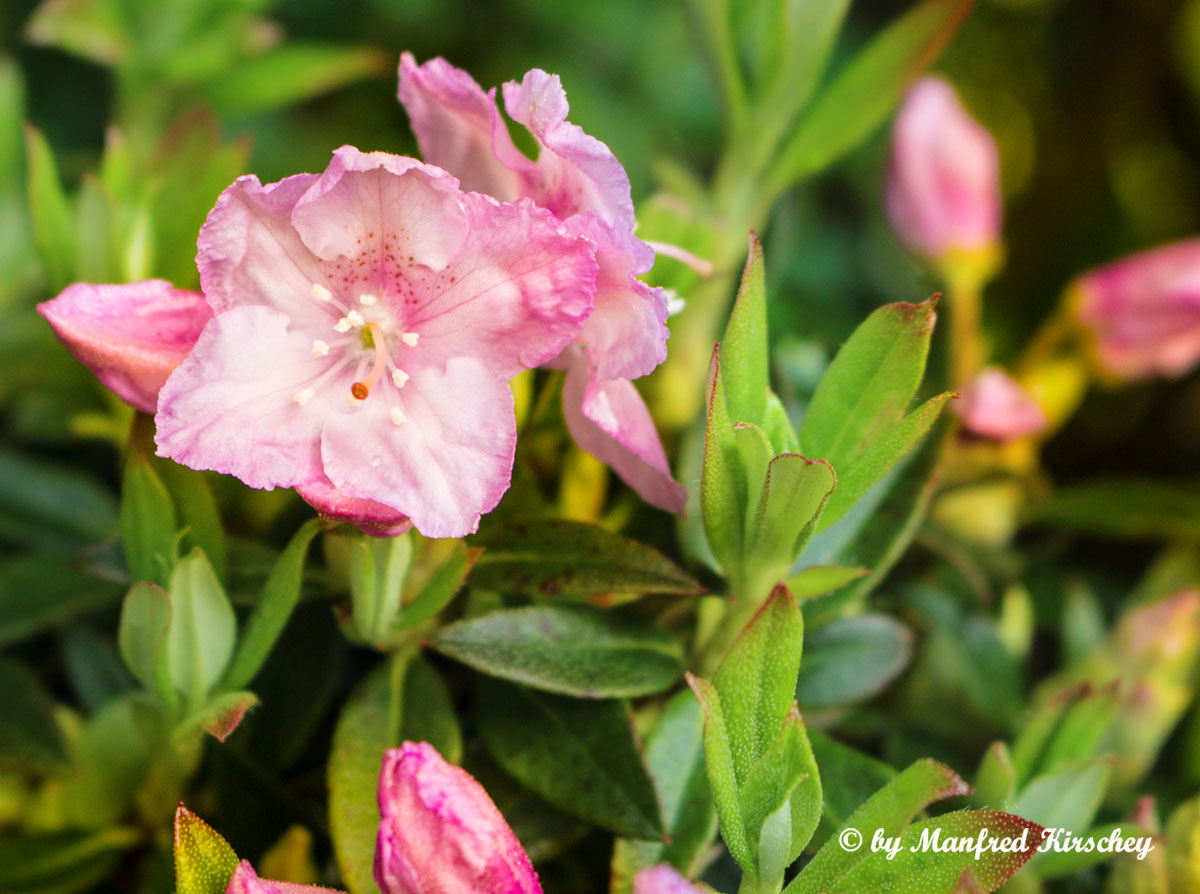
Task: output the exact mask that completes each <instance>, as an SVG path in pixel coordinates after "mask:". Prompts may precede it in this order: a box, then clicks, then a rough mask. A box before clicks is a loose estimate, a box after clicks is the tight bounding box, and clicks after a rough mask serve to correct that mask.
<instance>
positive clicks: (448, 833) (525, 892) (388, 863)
mask: <svg viewBox="0 0 1200 894" xmlns="http://www.w3.org/2000/svg"><path fill="white" fill-rule="evenodd" d="M379 813H380V816H381V818H382V819H381V822H380V824H379V837H378V839H377V841H376V847H375V881H376V883H377V884H378V885H379V888H380V890H381V891H382V892H383V894H432V892H437V894H541V892H542V886H541V884H540V883H539V882H538V878H537V874H536V873H535V872H534V871H533V866H532V865H531V864H530V862H529V857H528V855H527V854H526V853H525V849H524V848H522V847H521V843H520V842H519V841H517V837H516V836H515V835H514V834H513V831H512V829H511V828H510V827H509V825H508V823H507V822H505V820H504V817H503V816H502V815H501V813H500V811H499V810H497V809H496V805H495V804H494V803H493V802H492V799H491V798H489V797H488V794H487V792H485V791H484V790H483V786H481V785H480V784H479V783H478V782H476V781H475V779H474V778H473V777H472V776H471V774H469V773H467V772H466V771H465V770H461V769H459V768H458V767H455V766H452V765H451V764H448V763H446V761H445V760H443V759H442V757H441V755H439V754H438V753H437V751H436V750H435V749H434V748H433V746H432V745H430V744H429V743H427V742H421V743H419V744H418V743H414V742H405V743H404V744H403V745H401V746H400V747H399V748H395V749H392V750H391V751H388V752H387V754H386V755H385V756H384V759H383V772H382V773H381V774H380V776H379Z"/></svg>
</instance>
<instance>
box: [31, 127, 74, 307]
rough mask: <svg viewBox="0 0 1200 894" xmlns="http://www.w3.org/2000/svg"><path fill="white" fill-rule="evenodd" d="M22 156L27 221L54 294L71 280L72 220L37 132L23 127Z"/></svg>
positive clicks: (48, 153) (49, 154)
mask: <svg viewBox="0 0 1200 894" xmlns="http://www.w3.org/2000/svg"><path fill="white" fill-rule="evenodd" d="M25 154H26V158H27V161H28V165H29V218H30V221H31V223H32V225H33V244H34V247H35V248H36V249H37V253H38V257H39V258H40V259H41V261H42V266H43V267H45V269H46V279H47V280H48V281H49V285H50V289H51V291H53V292H57V291H59V290H61V289H63V288H65V287H66V286H67V285H68V284H69V283H70V282H71V281H72V280H73V279H74V278H75V264H76V259H77V256H78V251H79V249H78V246H77V244H76V241H75V216H74V213H73V211H72V209H71V202H70V200H69V199H68V198H67V194H66V192H64V190H63V187H62V182H61V181H60V180H59V178H58V165H57V164H56V163H55V161H54V153H53V152H52V151H51V149H50V144H49V143H47V142H46V138H45V137H44V136H42V134H41V131H39V130H38V129H37V128H35V127H33V126H32V125H30V124H27V125H25Z"/></svg>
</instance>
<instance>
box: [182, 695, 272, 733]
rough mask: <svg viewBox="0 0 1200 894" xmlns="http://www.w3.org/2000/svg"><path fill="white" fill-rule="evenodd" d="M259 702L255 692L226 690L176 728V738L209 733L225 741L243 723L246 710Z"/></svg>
mask: <svg viewBox="0 0 1200 894" xmlns="http://www.w3.org/2000/svg"><path fill="white" fill-rule="evenodd" d="M257 704H258V696H256V695H255V694H254V693H253V692H224V693H222V694H221V695H218V696H216V697H215V698H214V699H213V700H212V701H210V702H209V703H208V704H207V705H205V706H204V707H203V708H201V709H200V710H199V711H196V712H195V713H194V714H192V715H191V716H189V717H186V718H184V719H183V721H182V722H181V723H180V724H179V725H178V726H177V727H176V729H175V739H176V740H177V741H182V740H185V739H188V738H190V737H192V736H196V735H199V734H200V733H208V734H209V735H211V736H212V737H213V738H215V739H217V740H218V741H220V742H224V741H225V740H226V739H228V738H229V737H230V735H232V734H233V731H234V730H235V729H237V728H238V725H239V724H241V722H242V719H243V718H244V717H245V716H246V712H247V711H249V710H250V709H251V708H253V707H254V706H255V705H257Z"/></svg>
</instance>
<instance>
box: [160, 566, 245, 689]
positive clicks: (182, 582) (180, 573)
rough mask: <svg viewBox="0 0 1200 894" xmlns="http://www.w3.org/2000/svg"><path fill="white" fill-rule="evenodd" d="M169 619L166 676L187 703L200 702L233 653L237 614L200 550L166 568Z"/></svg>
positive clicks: (217, 678) (218, 677)
mask: <svg viewBox="0 0 1200 894" xmlns="http://www.w3.org/2000/svg"><path fill="white" fill-rule="evenodd" d="M168 592H169V593H170V594H171V625H170V628H169V630H168V631H167V664H168V666H169V667H170V671H171V680H172V682H173V683H174V684H175V687H176V688H177V689H178V690H179V691H180V692H182V693H183V695H184V697H185V700H186V702H187V703H188V704H192V705H197V704H202V703H203V700H204V696H205V695H206V694H207V693H208V692H209V690H210V689H212V687H213V685H214V684H215V683H216V682H217V680H219V679H220V678H221V674H222V673H223V672H224V670H225V667H226V665H228V663H229V658H230V656H231V655H232V654H233V645H234V641H235V640H236V638H237V618H236V617H235V616H234V613H233V606H231V605H230V604H229V598H228V597H227V596H226V595H225V591H224V590H223V589H222V588H221V583H220V581H218V580H217V577H216V575H215V574H214V573H213V569H212V565H210V564H209V563H208V559H207V558H206V557H205V555H204V553H202V552H201V551H200V550H193V551H192V552H191V554H190V555H188V556H187V557H186V558H184V559H182V560H180V562H179V564H177V565H176V566H175V570H174V571H173V572H172V573H171V586H170V588H169V590H168Z"/></svg>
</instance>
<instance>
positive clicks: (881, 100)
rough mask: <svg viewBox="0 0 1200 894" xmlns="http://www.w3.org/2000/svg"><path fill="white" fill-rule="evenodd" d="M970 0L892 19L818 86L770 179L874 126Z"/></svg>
mask: <svg viewBox="0 0 1200 894" xmlns="http://www.w3.org/2000/svg"><path fill="white" fill-rule="evenodd" d="M972 4H973V0H925V2H923V3H920V4H919V5H917V6H915V7H913V8H912V9H910V10H909V11H908V12H906V13H905V14H904V15H902V16H900V18H898V19H896V20H895V21H894V22H892V23H891V24H890V25H888V26H887V28H885V29H884V31H883V32H882V33H881V34H879V35H878V36H877V37H876V38H875V39H874V40H872V41H871V43H870V44H868V45H867V47H866V48H865V49H863V50H862V51H861V52H860V53H859V54H858V55H857V56H856V57H855V58H854V59H852V60H851V61H850V62H849V63H848V64H847V65H846V66H845V68H843V69H842V70H841V71H839V72H838V73H837V74H836V75H835V76H834V79H833V81H832V82H831V83H830V84H829V86H828V87H826V88H825V89H824V90H822V91H821V94H820V96H819V98H818V99H817V100H816V101H815V102H814V103H813V104H812V106H810V107H809V109H808V111H807V112H806V113H805V115H804V116H803V118H802V119H801V121H800V124H799V126H798V127H797V128H796V130H795V131H794V132H793V134H792V136H791V137H790V138H789V139H788V141H787V143H786V145H785V146H784V148H783V150H782V151H781V153H780V156H779V159H778V161H777V162H776V166H775V174H774V183H775V185H776V186H777V187H778V188H785V187H786V186H787V185H788V184H789V183H791V182H793V181H795V180H797V179H799V178H801V177H804V176H806V175H808V174H811V173H813V172H814V171H819V170H822V169H824V168H825V167H827V166H828V165H830V164H832V163H833V162H834V161H836V160H837V159H838V158H839V157H840V156H841V155H843V154H844V153H846V152H848V151H849V150H851V149H853V148H854V147H855V146H856V145H858V143H859V142H861V141H862V140H863V139H864V138H865V137H866V136H867V135H868V134H870V133H871V131H872V130H874V129H875V128H876V127H878V126H879V125H880V124H881V123H882V122H883V119H884V118H886V117H887V115H888V113H889V112H891V110H892V109H893V108H894V107H895V106H896V104H897V103H898V102H899V101H900V98H901V96H903V94H904V91H905V90H906V89H907V87H908V85H909V84H910V83H912V82H913V81H914V80H916V79H917V77H918V76H919V75H920V74H921V72H922V71H924V70H925V68H926V67H928V66H929V65H930V64H932V63H933V61H934V60H935V59H936V58H937V57H938V55H939V54H940V53H941V51H942V48H943V47H944V46H945V45H946V43H947V41H949V39H950V37H951V36H952V35H953V34H954V32H955V31H957V30H958V27H959V26H960V25H961V24H962V22H963V20H964V19H965V18H966V15H967V13H968V12H969V11H970V9H971V6H972Z"/></svg>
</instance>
